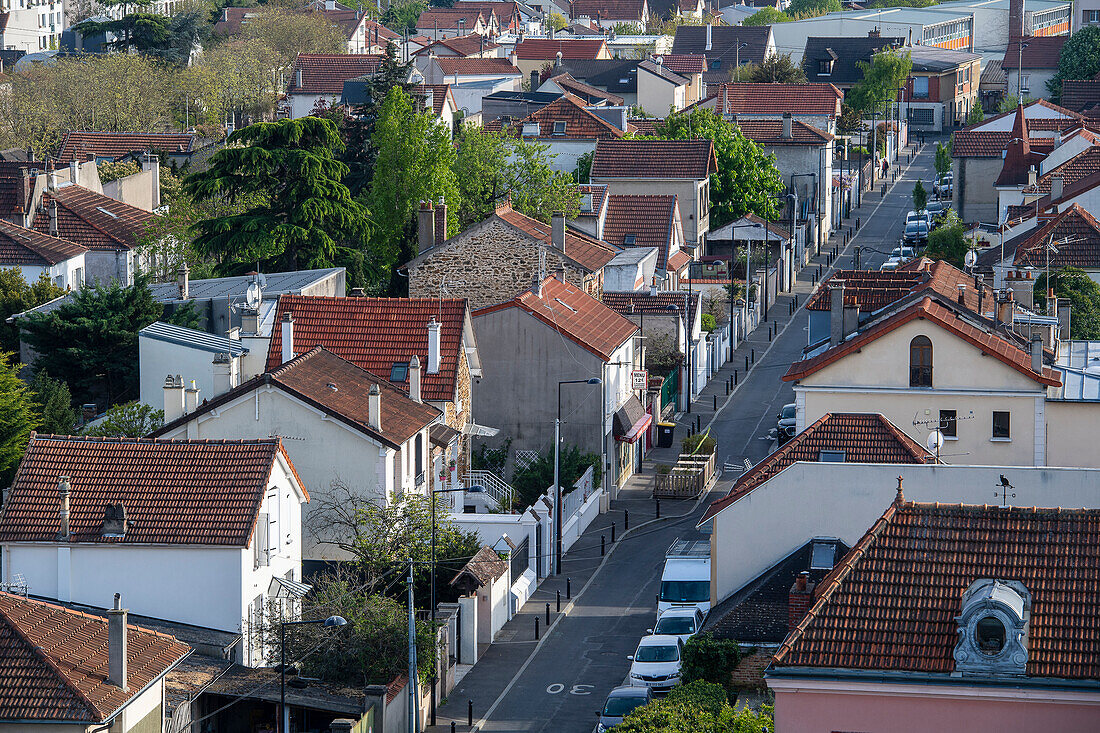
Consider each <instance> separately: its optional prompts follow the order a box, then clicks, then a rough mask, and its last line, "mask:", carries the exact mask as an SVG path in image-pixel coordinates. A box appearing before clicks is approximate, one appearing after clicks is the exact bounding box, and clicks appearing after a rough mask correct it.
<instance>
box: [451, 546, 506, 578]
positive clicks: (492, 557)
mask: <svg viewBox="0 0 1100 733" xmlns="http://www.w3.org/2000/svg"><path fill="white" fill-rule="evenodd" d="M506 572H508V563H507V562H505V561H504V560H502V559H501V558H500V555H498V554H497V553H496V552H494V551H493V548H491V547H489V546H488V545H482V546H481V549H480V550H478V551H477V553H476V554H475V555H474V556H473V557H471V558H470V559H469V561H467V563H466V564H465V565H464V566H462V569H461V570H459V571H458V573H456V574H455V576H454V577H453V578H451V582H450V585H454V584H455V583H456V582H458V580H459V578H461V577H462V576H464V575H468V576H470V577H471V578H473V579H474V580H475V581H476V583H477V584H478V585H479V586H486V585H489V584H490V583H492V582H493V581H494V580H496V579H497V578H499V577H501V576H502V575H504V574H505V573H506Z"/></svg>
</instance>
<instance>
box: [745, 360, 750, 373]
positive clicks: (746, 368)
mask: <svg viewBox="0 0 1100 733" xmlns="http://www.w3.org/2000/svg"><path fill="white" fill-rule="evenodd" d="M748 370H749V357H747V356H746V357H745V371H746V372H747V371H748Z"/></svg>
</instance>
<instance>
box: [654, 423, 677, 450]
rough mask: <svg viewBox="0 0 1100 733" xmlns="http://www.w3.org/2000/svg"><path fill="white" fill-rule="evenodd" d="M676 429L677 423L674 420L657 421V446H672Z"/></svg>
mask: <svg viewBox="0 0 1100 733" xmlns="http://www.w3.org/2000/svg"><path fill="white" fill-rule="evenodd" d="M675 431H676V423H674V422H659V423H657V447H658V448H671V447H672V434H673V433H674V432H675Z"/></svg>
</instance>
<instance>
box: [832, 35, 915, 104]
mask: <svg viewBox="0 0 1100 733" xmlns="http://www.w3.org/2000/svg"><path fill="white" fill-rule="evenodd" d="M856 66H858V67H859V69H860V70H861V71H862V72H863V78H862V79H860V80H859V81H858V82H857V83H856V85H855V86H853V87H852V88H851V89H850V90H848V93H847V94H846V95H845V97H844V100H845V102H847V104H848V105H849V106H850V107H851V108H852V109H854V110H857V111H859V112H863V113H869V112H872V111H874V110H878V109H881V108H882V106H883V105H884V104H886V102H888V101H890V100H893V99H897V94H898V88H899V87H901V86H902V85H903V84H904V83H905V80H906V78H908V76H909V74H910V73H911V72H912V71H913V59H912V57H911V56H910V54H909V52H908V51H905V52H904V53H902V52H901V51H896V50H893V49H886V50H883V51H879V52H878V53H876V54H875V55H874V56H873V57H872V58H871V62H870V63H867V62H866V61H858V62H856Z"/></svg>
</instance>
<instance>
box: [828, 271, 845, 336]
mask: <svg viewBox="0 0 1100 733" xmlns="http://www.w3.org/2000/svg"><path fill="white" fill-rule="evenodd" d="M843 341H844V281H843V280H834V281H833V284H832V287H830V288H829V346H838V345H839V344H841V343H842V342H843Z"/></svg>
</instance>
